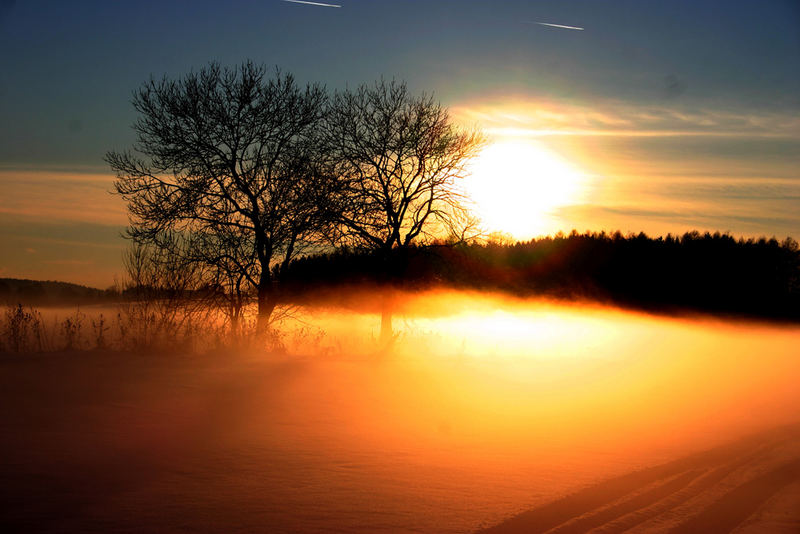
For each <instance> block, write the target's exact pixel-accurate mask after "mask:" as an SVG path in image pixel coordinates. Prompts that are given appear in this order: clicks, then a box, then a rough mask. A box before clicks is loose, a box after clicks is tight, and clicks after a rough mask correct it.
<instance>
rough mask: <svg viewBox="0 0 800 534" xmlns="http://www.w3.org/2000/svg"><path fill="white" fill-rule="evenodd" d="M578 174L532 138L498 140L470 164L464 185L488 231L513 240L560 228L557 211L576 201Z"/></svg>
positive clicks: (579, 191) (580, 178) (580, 177)
mask: <svg viewBox="0 0 800 534" xmlns="http://www.w3.org/2000/svg"><path fill="white" fill-rule="evenodd" d="M584 181H585V180H584V175H583V174H582V173H581V172H580V171H578V170H577V169H576V168H574V167H573V166H572V165H571V164H570V163H569V162H567V161H565V160H564V159H562V158H561V157H560V156H559V155H558V154H556V153H554V152H552V151H550V150H548V149H547V148H546V147H545V146H544V145H543V144H542V143H540V142H539V141H536V140H532V139H501V140H498V141H495V142H494V143H492V144H490V145H489V146H488V147H486V148H485V149H484V150H483V152H481V154H480V155H479V156H478V157H477V158H476V159H475V161H474V162H473V163H472V166H471V174H470V175H469V176H468V177H467V178H466V180H465V183H464V186H465V189H466V193H467V195H468V196H469V197H470V199H471V200H472V202H473V203H474V210H475V212H476V215H478V217H480V219H481V221H482V222H483V224H484V226H485V227H486V228H487V229H488V230H490V231H499V232H503V233H508V234H510V235H511V236H512V237H513V238H515V239H529V238H531V237H535V236H538V235H543V234H549V233H555V232H557V231H559V230H565V229H564V228H561V227H560V226H561V225H562V224H563V223H562V222H561V221H560V220H559V217H558V214H557V210H558V208H560V207H562V206H566V205H569V204H574V203H576V202H578V200H579V198H578V197H579V196H580V195H581V194H582V190H583V184H584Z"/></svg>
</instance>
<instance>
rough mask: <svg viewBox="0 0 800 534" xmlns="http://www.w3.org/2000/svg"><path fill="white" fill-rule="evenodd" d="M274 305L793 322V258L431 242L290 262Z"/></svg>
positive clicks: (766, 252)
mask: <svg viewBox="0 0 800 534" xmlns="http://www.w3.org/2000/svg"><path fill="white" fill-rule="evenodd" d="M281 276H282V281H283V287H282V288H281V289H282V291H281V293H282V294H283V295H282V296H283V299H285V300H286V299H288V300H296V301H298V300H299V301H303V300H306V299H313V298H314V297H315V295H321V294H323V293H325V290H327V289H331V288H335V287H341V286H359V285H365V284H366V285H381V286H384V285H388V286H392V287H395V288H397V289H401V290H411V291H413V290H421V289H430V288H435V287H446V288H453V289H469V290H478V291H484V290H490V291H500V292H505V293H509V294H512V295H515V296H522V297H528V296H545V297H553V298H558V299H571V300H580V299H583V300H593V301H599V302H603V303H608V304H614V305H619V306H625V307H634V308H638V309H645V310H649V311H655V312H665V313H680V312H685V311H697V312H704V313H713V314H723V315H727V314H730V315H739V316H750V317H761V318H769V319H783V320H792V321H796V320H799V319H800V251H799V250H798V244H797V242H796V241H795V240H793V239H791V238H787V239H785V240H784V241H783V242H779V241H777V240H776V239H774V238H773V239H766V238H761V239H743V238H740V239H735V238H734V237H732V236H731V235H729V234H720V233H715V234H710V233H705V234H701V233H699V232H689V233H686V234H684V235H682V236H671V235H668V236H667V237H658V238H651V237H648V236H647V235H645V234H644V233H640V234H638V235H635V234H631V235H628V236H623V235H622V234H620V233H613V234H607V233H586V234H578V233H577V232H574V231H573V233H571V234H570V235H561V234H559V235H557V236H555V237H545V238H541V239H534V240H531V241H527V242H518V243H514V244H502V243H484V244H452V245H450V244H441V245H434V246H414V247H408V248H398V249H394V250H393V251H392V252H391V254H390V255H389V257H388V258H386V257H385V256H382V255H381V254H379V253H377V252H373V251H358V250H348V249H344V250H339V251H336V252H332V253H330V254H321V255H314V256H306V257H303V258H298V259H296V260H295V261H293V262H292V263H291V264H290V265H289V266H288V268H287V269H286V271H285V272H284V273H282V275H281Z"/></svg>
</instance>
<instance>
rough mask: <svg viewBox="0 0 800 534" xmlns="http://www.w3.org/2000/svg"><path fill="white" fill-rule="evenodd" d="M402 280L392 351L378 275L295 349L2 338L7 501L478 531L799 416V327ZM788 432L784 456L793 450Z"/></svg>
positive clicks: (256, 524) (42, 519)
mask: <svg viewBox="0 0 800 534" xmlns="http://www.w3.org/2000/svg"><path fill="white" fill-rule="evenodd" d="M352 297H353V298H354V299H355V298H356V296H355V294H354V295H352ZM396 297H397V300H396V301H395V304H396V306H397V307H396V313H395V317H394V327H395V340H394V344H393V348H392V351H391V352H386V351H381V350H379V349H380V347H379V345H378V340H377V335H378V332H379V322H380V316H379V315H377V314H376V313H375V308H372V306H373V302H374V301H375V300H377V299H378V298H379V295H377V294H375V295H372V294H370V293H369V292H367V293H363V294H361V295H359V296H358V299H357V300H358V301H359V302H358V303H353V305H352V306H351V309H350V310H343V309H342V308H340V307H338V306H337V307H313V308H304V309H297V310H294V311H293V314H292V316H291V318H290V317H288V316H287V318H286V319H285V320H284V322H283V323H282V324H281V325H280V329H281V332H282V334H281V335H282V336H283V341H284V342H283V347H284V348H285V349H286V350H284V351H282V352H280V353H278V352H274V351H272V352H265V351H262V350H252V351H248V350H243V351H239V352H235V353H234V352H228V351H225V350H216V351H208V352H205V353H192V354H188V353H164V352H162V353H158V354H155V353H142V352H127V353H121V352H109V351H105V350H100V351H98V350H94V351H81V352H56V353H51V354H36V355H31V354H10V355H5V356H3V358H0V367H1V368H2V372H0V391H2V398H3V402H2V403H0V432H2V435H3V436H4V440H3V443H2V446H1V447H2V448H1V449H0V454H2V455H3V458H4V466H3V468H2V475H3V478H4V481H5V482H4V487H3V490H2V491H3V496H2V502H3V505H2V517H0V519H1V520H2V522H3V524H5V525H9V526H10V527H11V528H12V529H15V530H17V531H31V530H37V531H42V532H62V531H78V530H79V531H83V532H92V531H95V532H107V531H137V532H143V531H145V532H146V531H152V532H155V531H159V532H172V531H186V530H191V531H196V532H219V531H227V532H235V531H241V532H246V531H256V530H261V531H263V530H269V531H271V532H329V531H331V530H336V531H341V532H364V533H366V532H370V533H372V532H410V531H418V532H419V531H423V532H445V533H446V532H454V533H455V532H470V531H473V530H475V529H477V528H479V527H482V526H483V527H488V526H490V525H494V524H497V523H500V522H501V521H503V520H504V519H507V518H509V517H511V516H513V515H514V514H517V513H520V512H523V511H525V510H529V509H531V508H535V507H537V506H540V505H545V504H546V503H548V502H552V501H554V500H557V499H559V498H561V497H563V496H565V495H569V494H571V493H572V492H575V491H578V490H581V488H586V487H587V486H589V485H591V484H594V483H598V482H601V481H603V480H606V479H608V478H609V477H614V476H622V475H624V474H625V473H629V472H631V471H634V470H638V469H642V468H647V467H649V466H653V465H656V464H661V463H664V462H668V461H671V460H673V459H675V458H678V457H681V456H683V455H686V454H691V453H695V452H698V451H702V450H705V449H708V448H711V447H716V446H720V445H724V444H725V443H728V442H731V441H733V440H736V439H738V438H740V437H742V436H745V435H748V434H752V433H762V432H766V431H769V429H772V428H775V427H778V426H782V425H787V424H793V423H796V422H798V421H800V393H798V389H797V383H798V378H800V358H798V353H797V346H798V341H800V329H798V328H794V327H775V326H770V325H765V324H747V323H743V322H735V323H726V322H720V321H698V320H694V319H679V318H663V317H654V316H647V315H641V314H636V313H630V312H624V311H620V310H614V309H606V308H602V307H584V306H564V305H561V304H557V303H553V302H527V301H522V300H506V299H500V298H486V297H485V296H481V295H476V294H466V293H459V294H453V293H441V292H440V293H435V294H433V293H429V294H418V295H413V296H409V297H408V298H401V297H400V296H399V295H396ZM356 304H358V306H356ZM359 306H362V307H360V308H359ZM792 440H794V441H792V443H796V439H795V438H792ZM781 443H783V445H780V447H779V449H774V450H779V453H780V455H782V456H780V459H781V461H784V460H787V458H788V460H791V459H792V458H795V456H792V455H794V454H796V453H797V450H796V447H795V448H792V447H791V446H789V445H786V443H785V442H783V441H782V442H781ZM770 450H773V449H770ZM742 454H744V453H742ZM747 454H750V453H747ZM769 454H771V455H772V456H770V458H772V457H774V456H775V454H778V453H775V452H774V451H773V452H771V453H769ZM786 455H789V456H786ZM745 456H747V455H745ZM742 458H743V457H739V456H737V459H736V460H731V461H739V462H740V463H742V462H743V463H742V465H745V464H746V465H751V464H748V463H747V461H745V460H742ZM773 459H774V458H773ZM788 460H787V461H788ZM775 461H777V460H775ZM759 462H760V460H759V461H758V462H755V463H753V464H752V465H751V467H750V468H749V469H750V470H751V471H754V472H757V471H758V470H759V469H762V467H759V466H762V463H759ZM713 465H716V464H713ZM771 465H772V464H763V466H766V467H763V468H764V469H767V468H769V469H772V467H769V466H771ZM709 466H710V467H709V469H710V468H711V467H713V466H712V464H709ZM697 469H699V467H698V468H697ZM665 476H670V477H672V476H676V477H679V476H683V475H681V474H680V473H677V472H676V473H673V472H672V471H670V472H669V473H668V475H665ZM651 483H653V481H652V480H645V479H642V484H644V485H647V484H651ZM687 483H688V482H687Z"/></svg>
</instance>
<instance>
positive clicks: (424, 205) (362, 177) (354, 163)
mask: <svg viewBox="0 0 800 534" xmlns="http://www.w3.org/2000/svg"><path fill="white" fill-rule="evenodd" d="M327 125H328V126H327V129H326V131H327V133H328V146H329V149H330V151H331V153H332V155H333V158H334V159H335V161H336V162H337V173H338V174H339V175H340V176H342V177H343V179H344V182H345V183H346V184H347V187H346V191H345V202H344V208H343V211H342V212H341V214H340V215H341V217H340V223H341V226H340V230H341V231H342V234H341V236H340V238H341V240H342V241H343V242H345V243H349V244H353V245H355V246H359V247H366V248H371V249H374V250H378V251H383V252H384V257H385V258H387V261H388V256H389V255H388V252H389V251H390V250H392V249H393V248H396V247H408V246H409V245H410V244H412V243H413V242H415V241H417V240H421V239H425V238H430V237H431V236H436V235H438V236H442V235H443V234H448V233H449V234H457V233H458V231H453V230H454V229H455V228H456V227H457V226H459V224H460V223H462V222H463V221H467V220H468V219H469V218H468V213H467V210H466V209H465V208H464V204H463V200H464V197H463V195H462V194H461V193H460V190H459V187H458V180H459V179H460V178H462V177H463V176H464V175H465V174H466V172H467V169H466V166H467V163H468V162H469V161H470V160H471V159H472V158H473V157H474V156H475V155H476V154H477V153H478V151H479V150H480V149H481V148H482V146H483V144H484V137H483V135H482V134H481V133H480V132H478V131H471V132H469V131H461V130H459V129H457V128H455V127H454V126H453V124H452V123H451V121H450V118H449V116H448V113H447V110H446V108H444V107H443V106H441V105H440V104H439V103H437V102H436V101H434V99H433V97H432V96H430V95H425V94H423V95H420V96H414V95H411V94H410V93H409V90H408V87H407V86H406V84H405V83H402V82H395V81H385V80H380V81H378V82H377V83H375V84H373V85H361V86H360V87H358V88H357V89H355V90H346V91H343V92H338V93H336V94H335V95H334V97H333V99H332V102H331V110H330V113H329V115H328V120H327ZM388 267H389V266H388V265H387V269H388ZM391 335H392V330H391V303H390V301H389V300H388V299H385V305H384V311H383V314H382V321H381V337H382V338H383V339H384V340H388V339H390V338H391Z"/></svg>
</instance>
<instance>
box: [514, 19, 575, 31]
mask: <svg viewBox="0 0 800 534" xmlns="http://www.w3.org/2000/svg"><path fill="white" fill-rule="evenodd" d="M526 23H527V24H538V25H539V26H549V27H551V28H561V29H562V30H579V31H583V30H585V29H586V28H580V27H578V26H567V25H565V24H553V23H552V22H538V21H535V20H532V21H526Z"/></svg>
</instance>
